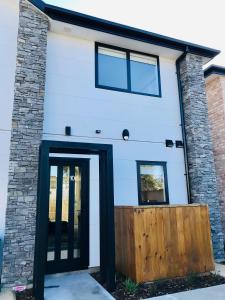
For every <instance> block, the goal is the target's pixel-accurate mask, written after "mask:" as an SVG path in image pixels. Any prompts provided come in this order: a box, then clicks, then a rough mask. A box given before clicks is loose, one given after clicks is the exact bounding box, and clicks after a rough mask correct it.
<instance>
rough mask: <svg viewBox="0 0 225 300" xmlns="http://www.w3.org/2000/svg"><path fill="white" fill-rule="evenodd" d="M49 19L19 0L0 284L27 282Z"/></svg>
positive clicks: (30, 271)
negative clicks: (0, 280) (0, 278)
mask: <svg viewBox="0 0 225 300" xmlns="http://www.w3.org/2000/svg"><path fill="white" fill-rule="evenodd" d="M47 32H48V19H47V17H46V16H45V15H44V14H42V13H41V12H40V11H39V10H38V9H36V8H35V7H33V6H32V5H31V4H30V3H29V2H28V1H27V0H20V13H19V29H18V39H17V65H16V74H15V94H14V104H13V113H12V132H11V144H10V164H9V183H8V200H7V210H6V226H5V239H4V250H3V270H2V285H3V287H4V288H7V287H12V286H15V285H18V284H25V285H27V284H31V283H32V281H33V262H34V245H35V226H36V202H37V181H38V161H39V145H40V142H41V138H42V127H43V115H44V113H43V111H44V89H45V69H46V46H47Z"/></svg>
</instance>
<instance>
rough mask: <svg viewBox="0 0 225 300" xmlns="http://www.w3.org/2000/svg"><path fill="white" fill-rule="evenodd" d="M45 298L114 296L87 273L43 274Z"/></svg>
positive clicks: (99, 299) (67, 299) (105, 299)
mask: <svg viewBox="0 0 225 300" xmlns="http://www.w3.org/2000/svg"><path fill="white" fill-rule="evenodd" d="M44 298H45V300H113V299H114V298H113V297H112V296H111V295H110V294H109V293H108V292H107V291H106V290H105V289H104V288H103V287H102V286H101V285H100V284H99V283H98V282H97V281H96V280H95V279H94V278H93V277H92V276H91V275H90V274H88V273H84V272H81V273H77V272H73V273H64V274H54V275H47V276H45V296H44Z"/></svg>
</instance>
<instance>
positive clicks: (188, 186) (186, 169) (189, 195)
mask: <svg viewBox="0 0 225 300" xmlns="http://www.w3.org/2000/svg"><path fill="white" fill-rule="evenodd" d="M186 54H187V52H184V53H183V54H182V55H181V56H180V57H178V59H177V60H176V71H177V87H178V94H179V106H180V120H181V129H182V138H183V145H184V148H183V149H184V165H185V174H184V175H185V178H186V187H187V198H188V203H189V204H191V203H192V201H191V186H190V175H189V163H188V154H187V137H186V136H187V134H186V129H185V119H184V105H183V91H182V86H181V78H180V62H181V61H182V60H183V59H184V58H185V56H186Z"/></svg>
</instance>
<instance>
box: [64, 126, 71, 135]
mask: <svg viewBox="0 0 225 300" xmlns="http://www.w3.org/2000/svg"><path fill="white" fill-rule="evenodd" d="M65 135H71V127H70V126H66V127H65Z"/></svg>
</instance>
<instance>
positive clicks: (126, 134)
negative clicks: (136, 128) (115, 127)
mask: <svg viewBox="0 0 225 300" xmlns="http://www.w3.org/2000/svg"><path fill="white" fill-rule="evenodd" d="M129 136H130V133H129V130H128V129H124V130H123V132H122V137H123V139H124V141H128V140H129Z"/></svg>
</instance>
